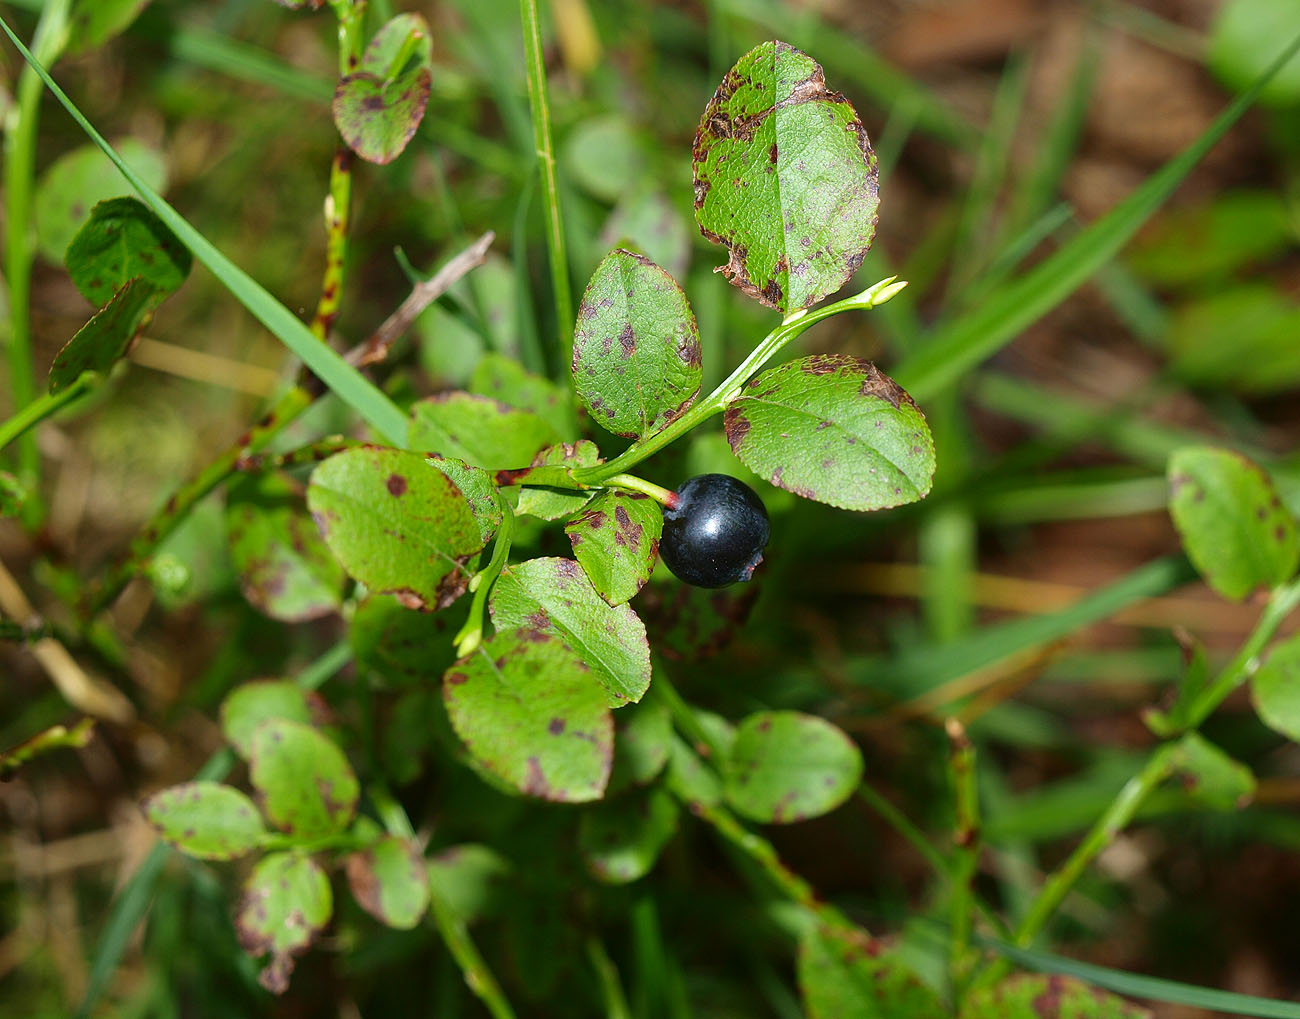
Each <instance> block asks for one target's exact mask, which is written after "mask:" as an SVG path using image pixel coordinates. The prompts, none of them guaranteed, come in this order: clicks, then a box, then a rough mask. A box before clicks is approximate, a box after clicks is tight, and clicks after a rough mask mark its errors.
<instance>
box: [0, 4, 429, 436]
mask: <svg viewBox="0 0 1300 1019" xmlns="http://www.w3.org/2000/svg"><path fill="white" fill-rule="evenodd" d="M0 28H3V29H4V32H5V34H6V35H7V36H9V39H10V41H11V42H12V43H13V44H14V46H15V47H16V48H17V49H18V52H19V53H21V54H22V55H23V58H24V59H25V60H26V61H27V62H28V63H29V64H30V65H31V66H32V68H33V69H35V71H36V73H37V74H38V75H40V77H41V80H42V81H44V82H45V86H46V87H47V88H48V89H49V90H50V91H51V92H52V93H53V94H54V97H55V98H56V99H58V101H59V102H60V103H61V104H62V105H63V108H64V109H65V110H67V111H68V114H69V115H70V116H71V117H72V119H73V120H75V121H76V122H77V125H78V126H79V127H80V128H81V129H82V130H83V131H84V132H85V133H86V135H87V137H89V138H90V140H91V141H93V142H94V143H95V144H96V145H97V146H99V148H100V149H101V150H102V151H103V153H104V154H105V155H106V156H108V158H109V159H111V160H112V161H113V163H114V165H116V166H117V168H118V169H119V170H121V171H122V175H123V176H124V177H126V179H127V180H128V181H129V182H130V183H131V186H132V187H133V188H135V190H136V192H137V193H138V194H139V195H140V198H141V199H142V200H143V201H144V203H145V204H146V205H147V206H149V208H150V209H152V210H153V211H154V213H155V214H156V215H157V216H158V218H159V219H161V220H162V221H163V222H164V223H165V224H166V225H167V227H168V228H169V229H170V230H171V231H172V232H173V233H174V234H176V236H177V237H179V238H180V240H181V243H183V244H184V245H185V246H186V247H187V248H189V249H190V251H191V252H193V253H194V257H195V258H197V259H198V260H199V261H200V262H202V263H203V264H204V265H205V266H207V267H208V269H209V270H211V272H212V274H213V275H214V276H216V277H217V279H219V280H220V281H221V283H222V284H223V285H224V286H225V287H226V289H227V290H229V291H230V293H231V294H232V295H234V297H235V299H236V300H238V301H239V303H240V304H242V305H243V306H244V307H245V308H247V309H248V311H249V312H250V313H251V314H252V315H253V317H254V318H256V319H257V320H258V321H259V322H261V323H262V325H264V326H265V327H266V328H267V329H268V330H269V331H270V332H271V333H272V334H273V335H274V336H275V337H276V338H277V339H279V340H280V341H281V342H282V343H283V344H284V345H285V346H286V347H288V348H289V349H290V350H291V351H293V353H294V354H295V355H297V356H298V357H299V358H301V359H302V361H303V362H304V363H305V364H306V365H307V367H308V368H310V369H311V370H312V371H313V372H314V373H315V374H316V375H317V376H318V377H319V378H320V379H321V381H322V382H324V383H325V385H327V386H328V387H329V388H330V389H331V390H332V391H333V392H334V393H335V394H336V395H337V396H338V397H339V399H341V400H342V401H343V402H344V403H346V404H347V405H348V406H349V407H351V408H352V409H353V410H354V411H356V412H357V413H358V414H359V415H360V416H361V417H362V418H364V419H365V420H366V422H367V423H368V424H369V425H370V426H371V427H372V428H374V430H375V431H376V432H378V433H379V435H381V436H383V437H384V438H385V439H387V440H388V441H389V442H392V443H395V444H396V445H398V446H403V447H404V446H405V445H406V424H407V423H406V415H405V414H403V413H402V411H401V409H400V408H398V406H397V405H396V404H394V403H393V402H392V401H391V400H390V399H389V398H388V397H387V396H385V395H384V394H383V392H381V391H380V390H379V389H378V388H377V387H376V386H374V385H373V384H372V383H371V382H370V381H369V380H367V379H366V378H365V377H364V376H363V375H362V374H361V373H360V372H358V371H357V370H356V369H355V368H353V367H352V366H351V365H349V364H348V363H347V362H346V361H344V360H343V358H342V357H341V356H339V354H337V353H336V352H335V351H334V350H332V349H331V348H330V347H328V346H327V345H325V344H324V343H321V342H320V341H319V340H318V339H317V338H316V337H315V336H313V335H312V334H311V331H310V330H309V329H308V328H307V327H306V326H305V325H304V324H303V323H302V322H301V321H299V319H298V317H297V316H296V315H294V314H293V312H291V311H290V310H289V309H288V308H286V307H285V306H284V305H283V304H281V303H280V302H279V301H277V300H276V299H275V298H274V297H273V296H272V295H271V294H270V293H269V292H268V291H267V290H266V289H265V288H264V287H263V286H262V285H261V284H260V283H258V282H257V281H256V280H254V279H253V278H252V277H251V276H249V275H248V274H247V273H246V272H244V270H242V269H241V268H239V266H237V265H235V263H234V262H232V261H231V260H230V259H228V258H227V257H226V256H225V255H223V254H222V253H221V252H220V251H219V250H217V248H216V247H215V246H214V245H213V244H212V243H211V242H210V241H208V239H207V238H206V237H204V236H203V235H202V234H201V233H199V231H198V230H196V229H195V228H194V227H193V226H191V225H190V223H189V222H188V221H187V220H186V219H185V217H183V216H182V215H181V214H180V213H179V212H177V211H176V210H175V209H174V208H172V206H171V205H170V204H169V203H168V202H167V201H166V199H164V198H163V197H162V196H161V195H160V194H158V192H156V191H154V190H153V189H152V188H151V187H149V185H148V184H147V183H145V181H144V180H143V179H142V178H141V177H140V176H139V174H137V173H136V172H135V171H134V170H132V169H131V167H129V166H128V165H127V164H126V162H125V161H124V160H123V159H122V157H121V156H119V155H118V154H117V152H116V151H114V149H113V147H112V146H111V145H109V144H108V142H107V141H106V140H105V139H104V137H103V135H101V134H100V133H99V132H98V131H96V130H95V128H94V127H93V126H92V125H91V123H90V121H88V120H87V119H86V118H85V116H84V115H83V114H82V112H81V111H80V110H79V109H77V107H76V105H75V104H74V103H73V102H72V100H71V99H69V98H68V96H67V94H66V93H64V91H63V90H62V89H61V88H59V86H58V84H57V83H56V82H55V81H54V79H53V78H51V77H50V74H49V72H48V71H46V70H45V68H44V67H42V66H41V64H40V63H39V62H38V61H37V60H36V58H35V57H34V56H33V55H32V53H31V51H30V50H28V49H27V47H26V46H24V45H23V43H22V40H20V39H19V38H18V36H17V35H15V34H14V31H13V29H12V28H10V27H9V24H8V22H6V21H5V20H4V19H3V18H0Z"/></svg>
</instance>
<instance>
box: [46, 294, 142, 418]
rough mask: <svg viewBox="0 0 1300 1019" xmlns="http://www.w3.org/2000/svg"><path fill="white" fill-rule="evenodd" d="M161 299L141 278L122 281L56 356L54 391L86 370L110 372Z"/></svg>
mask: <svg viewBox="0 0 1300 1019" xmlns="http://www.w3.org/2000/svg"><path fill="white" fill-rule="evenodd" d="M159 299H160V295H159V291H158V289H157V288H156V287H154V286H153V285H152V284H151V283H148V282H147V281H145V280H143V279H140V278H139V277H137V278H135V279H130V280H127V281H126V283H124V284H122V289H120V290H119V291H118V292H117V293H115V294H114V295H113V296H112V298H111V299H110V300H109V302H108V303H107V304H106V305H104V307H102V308H100V309H99V311H97V312H95V314H94V315H93V316H92V317H91V319H90V321H89V322H87V323H86V324H85V325H84V326H82V327H81V328H80V329H78V330H77V332H76V334H75V335H74V336H73V337H72V339H70V340H69V341H68V342H67V343H65V344H64V345H63V349H62V350H60V351H59V352H58V353H57V354H56V355H55V356H54V363H53V364H51V365H50V377H49V390H50V392H51V393H58V392H60V391H62V390H64V389H67V388H68V387H69V386H70V385H72V384H73V383H74V382H76V381H77V379H78V377H79V376H80V375H81V373H82V372H86V371H97V372H105V371H108V369H110V368H112V367H113V365H114V364H116V363H117V361H119V360H120V359H121V358H123V357H125V356H126V352H127V351H128V350H129V349H130V348H131V343H132V341H133V340H134V339H135V335H136V333H137V332H138V331H139V329H140V327H141V325H142V324H143V323H144V321H145V318H146V316H147V315H148V314H149V312H150V311H151V310H152V309H153V308H155V307H156V306H157V304H158V301H159Z"/></svg>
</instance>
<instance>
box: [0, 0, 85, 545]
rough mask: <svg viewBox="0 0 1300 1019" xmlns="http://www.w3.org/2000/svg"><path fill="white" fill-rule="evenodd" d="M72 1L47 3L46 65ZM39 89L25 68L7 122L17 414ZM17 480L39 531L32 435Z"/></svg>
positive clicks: (21, 400)
mask: <svg viewBox="0 0 1300 1019" xmlns="http://www.w3.org/2000/svg"><path fill="white" fill-rule="evenodd" d="M69 6H70V0H49V2H48V3H46V5H45V7H44V10H42V12H41V18H40V21H39V22H37V25H36V33H35V36H34V38H33V39H32V50H33V52H34V53H35V54H36V57H37V59H38V60H39V61H40V62H41V63H42V64H45V65H48V64H51V63H53V62H54V61H55V60H57V59H58V56H59V54H60V53H61V52H63V47H64V46H65V45H66V43H67V34H68V33H67V27H68V26H67V23H68V8H69ZM42 88H43V87H42V83H41V79H40V76H39V75H38V74H37V73H36V70H35V69H34V68H33V67H32V66H31V65H30V64H29V65H26V66H25V67H24V68H23V71H22V74H21V75H20V76H19V78H18V89H17V96H16V98H15V102H14V105H13V106H12V107H11V108H10V110H9V114H8V116H7V117H6V118H5V146H4V148H5V166H4V195H5V220H6V222H5V282H6V283H7V284H8V285H9V392H10V398H11V399H12V401H13V404H12V405H13V409H14V412H15V413H21V412H22V411H23V410H25V409H26V408H27V406H28V404H30V403H31V402H32V400H33V399H34V398H35V396H36V376H35V365H34V361H33V358H32V318H31V314H32V313H31V296H32V260H33V258H34V249H35V245H34V241H33V236H32V221H31V213H32V185H33V179H34V176H35V170H36V128H37V124H38V123H39V122H40V108H41V106H40V103H41V92H42ZM18 477H19V480H20V481H22V483H23V485H24V487H26V488H27V490H28V491H30V492H31V493H32V498H30V499H29V500H28V501H27V504H26V506H25V507H24V510H23V519H24V522H25V523H26V524H27V526H28V527H29V528H35V527H38V526H39V525H40V523H41V520H42V519H43V518H44V515H45V511H44V508H43V506H42V503H41V500H40V498H39V491H40V478H41V457H40V451H39V450H38V449H37V447H36V436H35V435H30V434H27V435H23V436H22V441H21V442H20V444H19V446H18Z"/></svg>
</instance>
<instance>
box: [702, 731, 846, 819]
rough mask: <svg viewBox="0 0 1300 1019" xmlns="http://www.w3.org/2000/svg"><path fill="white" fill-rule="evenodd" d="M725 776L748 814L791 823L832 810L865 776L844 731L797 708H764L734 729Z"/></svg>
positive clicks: (732, 797) (733, 800) (733, 799)
mask: <svg viewBox="0 0 1300 1019" xmlns="http://www.w3.org/2000/svg"><path fill="white" fill-rule="evenodd" d="M723 775H724V778H725V780H726V791H727V801H728V802H729V803H730V804H731V805H732V806H733V807H734V808H735V809H736V810H737V812H739V813H741V814H744V815H745V816H746V817H748V818H751V819H752V820H755V821H763V822H770V823H773V824H792V823H794V822H796V821H806V820H807V819H808V818H810V817H819V816H820V815H822V814H826V813H829V812H830V811H832V810H834V809H835V808H836V807H838V806H839V805H840V804H841V803H843V802H844V801H845V800H846V799H848V798H849V797H850V796H851V795H852V794H853V790H854V789H856V788H857V786H858V782H860V781H861V779H862V754H861V752H860V751H859V750H858V748H857V746H856V745H855V744H854V742H853V741H852V740H851V739H849V737H848V736H846V735H845V734H844V733H843V732H842V731H841V730H840V729H838V728H836V727H835V726H834V725H832V724H831V723H830V722H827V721H826V720H825V719H822V718H818V717H816V716H815V715H805V714H802V713H801V712H798V711H760V712H758V713H756V714H753V715H750V716H749V717H748V718H746V719H745V720H744V721H742V722H741V723H740V725H739V726H738V727H737V728H736V742H735V743H734V744H733V746H732V748H731V752H730V754H728V756H727V760H726V762H725V766H724V768H723Z"/></svg>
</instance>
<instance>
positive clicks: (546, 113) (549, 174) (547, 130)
mask: <svg viewBox="0 0 1300 1019" xmlns="http://www.w3.org/2000/svg"><path fill="white" fill-rule="evenodd" d="M519 13H520V17H521V18H522V20H523V27H524V53H525V57H526V59H527V64H528V105H529V108H530V109H531V111H532V116H533V144H534V145H535V147H536V149H537V161H538V165H539V166H540V168H541V172H542V193H543V197H544V198H545V202H546V251H547V256H548V258H549V259H550V263H551V291H552V294H553V295H554V298H555V317H556V320H557V322H556V324H557V326H558V328H559V337H560V351H561V353H562V355H563V359H562V360H561V362H560V365H559V368H560V369H561V371H567V370H568V367H569V362H570V361H572V360H573V292H572V290H571V289H570V286H569V263H568V261H567V257H568V256H567V255H566V254H565V250H564V223H563V220H562V218H561V216H560V190H559V184H558V183H557V181H556V175H555V150H554V147H553V145H552V144H551V106H550V100H549V99H548V97H547V93H546V63H545V61H544V60H543V59H542V27H541V20H540V17H539V15H538V12H537V0H519Z"/></svg>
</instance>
